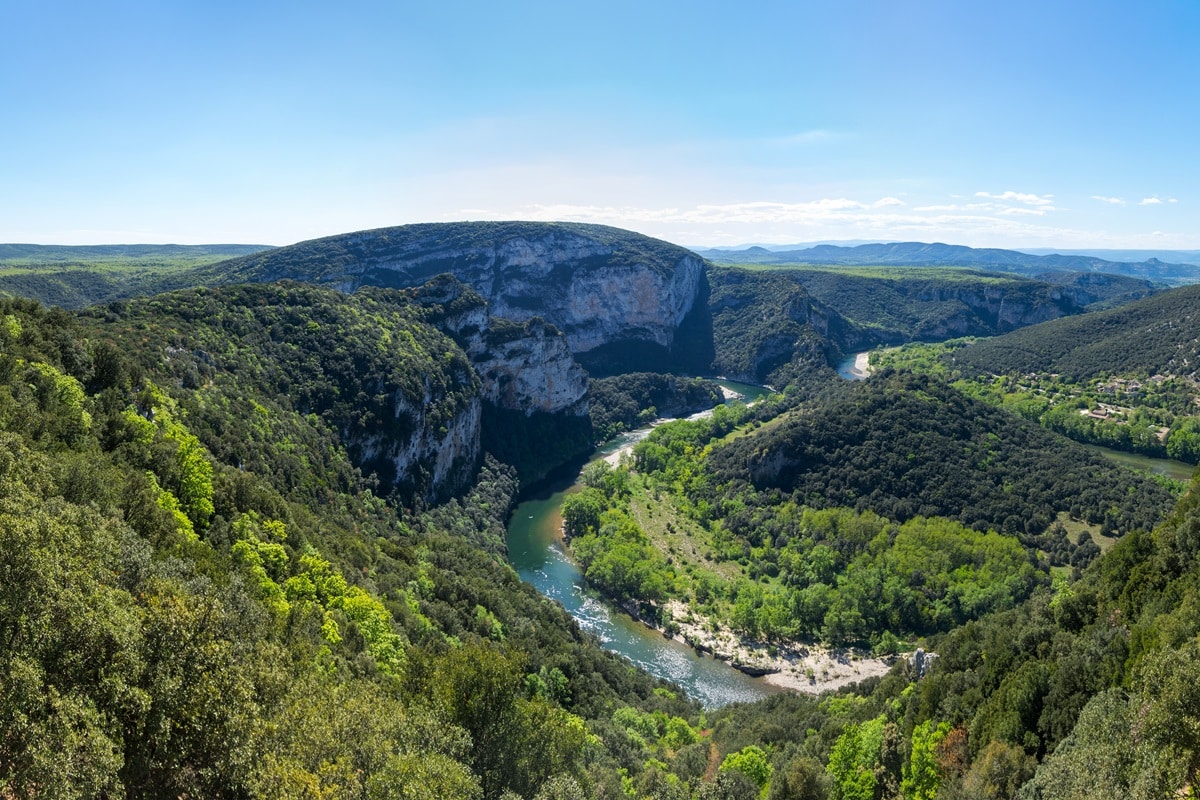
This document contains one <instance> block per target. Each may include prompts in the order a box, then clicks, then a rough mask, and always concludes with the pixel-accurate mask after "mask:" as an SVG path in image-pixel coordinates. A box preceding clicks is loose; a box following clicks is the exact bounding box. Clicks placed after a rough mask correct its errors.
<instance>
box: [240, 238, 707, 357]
mask: <svg viewBox="0 0 1200 800" xmlns="http://www.w3.org/2000/svg"><path fill="white" fill-rule="evenodd" d="M231 265H232V266H231V270H232V272H231V274H232V275H235V276H237V277H238V278H241V279H246V280H255V281H263V280H278V279H281V278H294V279H297V280H304V281H313V282H318V283H324V284H330V285H333V286H336V287H337V288H339V289H341V290H343V291H353V290H355V289H357V288H358V287H360V286H386V287H392V288H405V287H413V286H420V285H422V284H424V283H426V282H427V281H429V280H431V279H432V278H434V277H436V276H438V275H440V274H443V273H448V274H451V275H453V276H454V277H456V278H457V279H459V280H460V281H463V282H464V283H466V284H468V285H469V286H471V287H472V288H473V289H475V291H477V292H478V293H479V294H480V295H481V296H482V297H483V298H484V299H485V300H486V301H487V304H488V314H489V315H490V316H493V317H504V318H506V319H511V320H514V321H517V322H525V321H527V320H531V319H533V318H535V317H540V318H542V319H544V320H546V321H547V322H549V323H551V324H552V325H554V326H555V327H556V328H558V329H559V330H560V331H562V333H563V334H564V335H565V336H566V341H567V343H568V345H569V346H570V349H571V351H572V352H573V353H576V354H579V353H585V352H587V351H589V350H592V349H594V348H597V347H600V346H602V345H606V344H613V343H618V342H631V341H632V342H646V343H653V344H656V345H660V346H663V347H669V346H670V345H671V343H672V342H673V339H674V335H675V330H676V328H678V326H679V323H680V322H681V321H682V320H683V318H684V317H685V316H686V315H687V314H688V312H689V311H691V309H692V306H693V304H694V303H695V301H696V297H697V295H698V293H699V289H700V285H701V281H702V279H703V273H704V262H703V261H702V260H701V259H700V258H699V257H698V256H696V255H695V254H694V253H692V252H690V251H688V250H685V249H684V248H681V247H676V246H675V245H671V244H668V243H666V242H662V241H659V240H657V239H651V238H649V237H646V236H641V235H640V234H635V233H631V232H629V231H623V230H619V229H617V228H608V227H605V226H600V225H583V224H572V223H534V222H503V223H446V224H426V225H406V226H402V227H398V228H383V229H379V230H374V231H363V232H360V233H353V234H346V235H343V236H335V237H330V238H328V239H317V240H313V241H311V242H302V243H300V244H297V245H292V246H290V247H284V248H280V249H278V250H273V251H270V252H267V253H262V254H256V255H254V256H249V257H247V258H244V259H240V260H239V261H237V262H231Z"/></svg>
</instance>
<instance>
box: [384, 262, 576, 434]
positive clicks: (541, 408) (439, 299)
mask: <svg viewBox="0 0 1200 800" xmlns="http://www.w3.org/2000/svg"><path fill="white" fill-rule="evenodd" d="M407 294H408V296H409V297H410V298H411V299H412V300H413V302H415V303H417V304H418V305H420V306H421V307H422V308H423V310H424V315H425V319H426V320H427V321H428V322H430V323H431V324H433V325H435V326H436V327H438V328H439V329H441V330H442V331H443V332H445V333H447V334H449V335H450V336H451V337H453V338H454V339H455V340H456V341H457V342H458V343H459V345H461V346H462V348H463V349H464V350H465V351H466V353H467V355H468V357H469V358H470V359H471V364H472V366H473V367H474V369H475V372H476V373H477V374H478V375H479V378H480V381H481V382H482V390H481V393H482V396H483V399H484V400H486V401H488V402H490V403H492V404H494V405H496V406H497V407H499V408H502V409H507V410H510V411H519V412H522V413H524V414H525V415H526V416H529V415H532V414H533V413H534V412H543V413H547V414H559V413H565V414H569V415H571V416H584V415H586V414H587V413H588V403H587V392H588V376H587V373H586V372H584V370H583V368H582V367H580V366H579V364H578V363H576V361H575V359H574V358H573V357H572V355H571V349H570V347H569V346H568V345H567V340H566V338H565V337H564V336H563V335H562V334H561V333H560V332H559V331H558V330H557V329H555V328H554V326H552V325H550V324H548V323H547V322H545V321H544V320H542V319H540V318H537V317H534V318H532V319H530V320H528V321H526V322H524V323H523V324H522V323H517V322H513V321H511V320H507V319H503V318H500V317H490V316H489V315H488V308H487V304H486V303H485V302H484V300H483V298H482V297H481V296H480V295H479V294H478V293H476V292H475V291H473V290H472V289H471V288H470V287H469V286H466V285H465V284H463V283H460V282H459V281H458V280H456V279H454V278H453V277H451V276H449V275H443V276H440V277H438V278H435V279H433V280H432V281H430V282H429V283H427V284H425V285H424V286H421V287H418V288H416V289H413V290H411V291H409V292H408V293H407Z"/></svg>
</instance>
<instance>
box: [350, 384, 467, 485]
mask: <svg viewBox="0 0 1200 800" xmlns="http://www.w3.org/2000/svg"><path fill="white" fill-rule="evenodd" d="M434 401H435V398H434V397H433V393H432V391H429V390H428V387H427V393H426V397H425V399H424V400H423V401H422V402H420V403H416V402H413V401H412V400H411V399H409V398H407V397H404V396H402V395H401V396H397V397H396V406H395V414H396V418H397V419H402V418H408V419H409V420H411V421H412V424H411V426H410V432H409V433H408V435H407V436H403V437H389V436H371V437H364V438H355V437H348V438H349V440H350V445H351V451H352V452H353V453H354V454H355V455H356V456H357V460H358V461H359V462H360V463H363V464H367V465H375V466H377V467H379V466H383V465H384V464H386V465H387V467H389V468H390V469H387V470H383V471H384V472H385V473H387V472H390V473H391V475H393V476H394V479H393V480H394V482H395V485H397V486H398V487H401V488H407V489H410V490H411V492H412V493H413V494H417V495H420V496H422V497H423V498H424V499H425V500H433V499H436V498H437V497H439V496H444V495H447V494H453V493H455V492H458V491H460V490H462V489H464V488H465V487H467V486H469V485H470V482H471V479H472V477H473V476H474V474H475V469H476V467H477V466H478V465H479V460H480V458H481V456H482V453H481V449H480V430H481V425H482V416H483V405H482V403H481V401H480V398H479V397H478V396H476V397H473V398H471V400H470V401H469V402H468V403H467V404H466V405H465V407H463V408H461V409H459V410H458V413H456V414H455V415H454V416H453V417H451V418H450V420H449V421H448V424H446V425H434V424H432V423H431V420H429V419H428V418H427V417H428V410H429V408H430V406H431V405H432V404H433V403H434Z"/></svg>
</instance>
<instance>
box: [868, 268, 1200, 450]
mask: <svg viewBox="0 0 1200 800" xmlns="http://www.w3.org/2000/svg"><path fill="white" fill-rule="evenodd" d="M1195 295H1196V291H1195V289H1194V287H1188V288H1185V289H1176V290H1173V291H1171V292H1167V293H1164V294H1161V295H1158V296H1156V297H1154V298H1151V299H1149V300H1146V301H1142V302H1140V303H1136V304H1133V305H1130V306H1128V307H1127V308H1123V309H1118V310H1115V311H1107V312H1102V313H1098V314H1095V315H1089V316H1087V317H1083V318H1080V319H1079V320H1076V321H1067V320H1061V321H1056V322H1054V323H1046V324H1045V325H1039V326H1036V327H1035V328H1033V329H1029V330H1028V331H1017V332H1014V333H1011V334H1008V335H1006V336H1002V337H998V338H995V339H986V340H975V341H971V340H956V341H950V342H945V343H943V344H940V345H928V346H922V347H918V346H907V347H905V348H902V349H899V350H892V351H886V352H882V353H879V354H877V355H875V356H872V358H873V361H874V363H876V364H878V365H880V366H894V367H896V368H900V369H905V370H909V371H914V372H924V373H929V374H938V375H940V376H943V377H944V378H946V379H949V380H953V381H954V382H955V386H956V387H958V388H959V389H961V390H962V391H963V392H965V393H968V394H971V395H973V396H975V397H978V398H980V399H982V400H985V401H986V402H989V403H992V404H995V405H1001V406H1004V407H1006V408H1008V409H1010V410H1012V411H1014V412H1015V413H1017V414H1019V415H1021V416H1022V417H1025V418H1026V419H1030V420H1033V421H1036V422H1038V423H1040V424H1041V425H1043V426H1045V427H1047V428H1050V429H1051V430H1054V431H1057V432H1059V433H1062V434H1064V435H1066V436H1069V437H1070V438H1072V439H1075V440H1076V441H1081V442H1086V443H1089V444H1098V445H1102V446H1105V447H1110V448H1114V449H1117V450H1125V451H1129V452H1133V453H1141V454H1143V455H1147V456H1151V457H1156V458H1167V457H1169V458H1174V459H1178V460H1181V461H1185V462H1187V463H1190V464H1196V463H1200V418H1198V417H1197V413H1196V412H1197V401H1198V399H1200V387H1198V384H1197V380H1196V375H1195V371H1194V369H1193V367H1194V364H1195V359H1196V357H1197V356H1198V355H1200V353H1198V352H1197V345H1196V340H1195V337H1194V335H1193V332H1192V330H1191V328H1190V327H1189V324H1190V321H1191V320H1192V319H1193V317H1194V316H1195V311H1194V310H1193V304H1194V302H1195V299H1196V298H1195ZM968 345H969V346H968Z"/></svg>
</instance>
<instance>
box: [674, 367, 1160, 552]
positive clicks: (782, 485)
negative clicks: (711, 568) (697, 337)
mask: <svg viewBox="0 0 1200 800" xmlns="http://www.w3.org/2000/svg"><path fill="white" fill-rule="evenodd" d="M708 465H709V466H708V468H707V470H706V471H707V473H708V474H709V476H710V480H708V481H707V482H701V483H700V484H698V486H697V488H696V489H694V490H693V491H694V492H695V493H696V497H697V499H698V500H699V499H704V500H707V501H708V502H709V503H710V504H711V505H712V506H713V507H715V508H720V507H721V505H722V504H725V503H728V502H734V501H735V499H736V498H737V497H739V495H743V494H745V491H746V489H745V488H744V487H747V486H749V487H752V488H753V489H754V490H755V492H756V494H757V495H758V496H760V497H762V498H766V499H767V501H766V506H765V507H770V505H771V504H772V502H773V501H771V498H774V497H778V496H786V497H788V498H789V499H791V500H793V501H794V502H796V503H799V504H806V505H810V506H813V507H815V508H824V507H832V506H848V507H851V508H855V509H858V510H872V511H875V512H876V513H878V514H881V515H884V516H886V517H889V518H891V519H895V520H897V521H900V522H903V521H905V520H908V519H911V518H913V517H915V516H925V517H931V516H945V517H949V518H951V519H956V520H958V521H960V522H961V523H963V524H964V525H967V526H968V527H974V528H977V529H987V528H991V529H994V530H998V531H1001V532H1003V533H1007V534H1009V535H1020V534H1040V533H1042V532H1044V531H1046V530H1047V529H1048V528H1050V527H1051V525H1053V523H1054V522H1055V520H1056V519H1057V518H1058V516H1059V515H1060V514H1062V513H1064V512H1065V513H1066V514H1069V515H1070V516H1071V517H1073V518H1076V519H1082V520H1085V521H1086V522H1087V523H1088V524H1090V525H1099V526H1101V532H1102V533H1104V534H1105V535H1110V534H1111V535H1120V534H1122V533H1125V532H1128V531H1130V530H1134V529H1137V528H1142V529H1148V528H1150V527H1152V526H1153V525H1154V524H1155V523H1156V522H1157V521H1158V520H1159V519H1161V517H1162V515H1163V514H1164V513H1165V510H1166V509H1167V508H1168V507H1169V505H1170V495H1169V492H1168V490H1167V489H1165V488H1164V487H1162V486H1160V485H1159V484H1157V483H1155V482H1154V481H1152V480H1150V479H1148V478H1145V477H1139V476H1137V475H1135V474H1133V473H1130V472H1129V471H1127V470H1124V469H1122V468H1120V467H1118V466H1116V465H1114V464H1112V463H1110V462H1108V461H1107V460H1105V459H1104V458H1102V457H1101V456H1099V455H1097V454H1094V453H1090V452H1086V451H1083V450H1081V449H1078V448H1074V447H1071V446H1069V445H1068V444H1065V443H1064V442H1063V440H1062V439H1060V438H1058V437H1055V436H1054V435H1052V434H1050V433H1048V432H1046V431H1043V430H1041V429H1040V428H1038V427H1037V426H1035V425H1033V424H1031V423H1028V422H1025V421H1023V420H1021V419H1019V418H1016V417H1014V416H1013V415H1011V414H1008V413H1006V412H1004V411H1003V410H1001V409H997V408H994V407H992V406H989V405H987V404H985V403H981V402H979V401H976V400H973V399H971V398H969V397H967V396H966V395H964V394H962V393H960V392H958V391H957V390H955V389H954V388H953V387H951V386H949V385H947V384H946V383H944V382H942V381H940V380H937V379H934V378H930V377H926V376H915V375H910V374H903V373H893V374H887V373H884V374H879V375H877V376H875V377H873V378H872V379H871V380H869V381H863V382H859V383H857V384H856V385H854V386H853V387H852V390H851V391H850V392H849V393H848V394H847V395H845V396H844V397H841V398H838V399H836V400H834V401H832V402H830V403H828V404H826V405H824V406H822V407H819V408H815V409H813V410H811V411H809V412H807V413H803V414H792V415H789V416H788V417H787V418H786V419H785V420H783V421H782V422H781V423H780V424H778V425H776V426H773V427H771V428H769V429H764V430H763V431H761V432H759V433H756V434H755V435H753V436H747V437H744V438H741V439H739V440H737V441H734V442H732V443H731V444H730V445H729V446H728V447H724V448H719V449H716V450H714V452H713V453H712V455H711V457H710V458H709V459H708ZM746 513H752V511H751V512H746ZM723 516H725V517H730V516H736V515H733V514H729V513H725V514H723ZM753 524H754V523H750V522H748V523H747V527H750V526H751V525H753ZM758 524H761V522H759V523H758Z"/></svg>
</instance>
